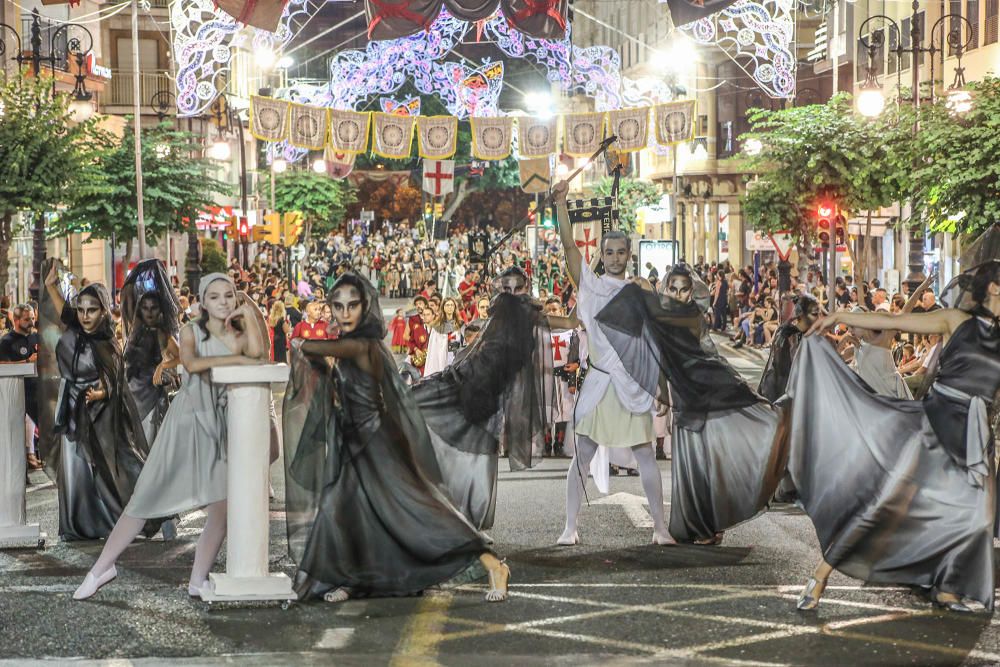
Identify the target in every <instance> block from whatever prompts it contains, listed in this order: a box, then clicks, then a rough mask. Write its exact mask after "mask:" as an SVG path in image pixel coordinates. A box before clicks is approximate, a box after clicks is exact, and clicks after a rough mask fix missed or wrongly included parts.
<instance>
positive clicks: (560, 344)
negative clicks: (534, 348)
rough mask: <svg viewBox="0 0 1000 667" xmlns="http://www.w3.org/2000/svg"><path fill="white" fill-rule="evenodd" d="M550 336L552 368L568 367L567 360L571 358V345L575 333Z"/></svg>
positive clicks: (570, 331)
mask: <svg viewBox="0 0 1000 667" xmlns="http://www.w3.org/2000/svg"><path fill="white" fill-rule="evenodd" d="M550 335H551V336H552V366H553V367H554V368H560V367H562V366H565V365H566V358H567V357H568V356H569V343H570V340H571V339H572V338H573V331H572V330H569V331H563V332H561V333H554V334H550Z"/></svg>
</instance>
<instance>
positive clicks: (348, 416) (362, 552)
mask: <svg viewBox="0 0 1000 667" xmlns="http://www.w3.org/2000/svg"><path fill="white" fill-rule="evenodd" d="M329 294H330V302H331V307H332V309H333V313H334V317H335V318H336V320H337V324H338V325H339V326H340V331H341V335H340V338H338V339H336V340H308V341H301V342H297V343H295V344H294V347H293V349H292V353H291V355H290V358H291V366H292V374H291V380H290V382H289V386H288V389H287V392H286V397H285V403H284V427H285V466H286V516H287V526H288V542H289V550H290V553H291V555H292V556H293V558H294V559H295V561H296V562H297V563H298V568H299V572H298V575H297V577H296V589H297V591H298V592H299V595H300V596H301V597H310V596H313V595H322V596H323V598H324V599H325V600H327V601H330V602H335V601H341V600H345V599H347V598H348V597H352V596H353V597H356V596H369V595H372V596H390V595H409V594H415V593H419V592H420V591H423V590H424V589H426V588H428V587H430V586H433V585H436V584H441V583H443V582H446V581H448V580H451V579H453V578H455V577H457V576H458V575H460V574H463V573H465V572H466V571H469V570H471V569H472V568H474V567H475V566H477V565H478V564H480V563H481V564H482V565H483V566H484V567H485V568H486V570H487V572H488V574H489V579H490V590H489V592H488V593H487V596H486V599H487V600H489V601H500V600H504V599H506V597H507V581H508V578H509V576H510V570H509V569H508V567H507V565H506V564H505V563H503V562H502V561H500V560H499V559H497V558H496V556H494V555H493V553H492V552H491V551H490V550H489V547H488V546H487V538H486V537H485V536H483V534H482V533H480V532H479V531H478V530H477V529H476V528H475V527H474V526H473V525H472V524H471V523H469V521H468V519H466V518H465V517H464V516H463V515H462V513H461V512H459V511H458V510H457V509H455V507H454V505H453V504H452V503H451V501H450V500H449V498H448V495H447V493H446V491H445V490H444V488H443V485H442V478H441V471H440V469H439V467H438V465H437V460H436V458H435V455H434V450H433V447H432V445H431V436H430V434H429V432H428V429H427V425H426V422H425V421H424V418H423V415H422V414H421V412H420V410H419V408H418V407H417V405H416V403H415V401H414V399H413V396H412V395H411V394H410V392H409V390H408V388H407V387H406V386H405V385H404V384H403V382H402V379H401V378H400V377H399V374H398V373H397V372H396V366H395V363H394V361H393V358H392V355H391V354H390V353H389V350H388V349H387V348H386V346H385V343H384V342H383V339H384V338H385V335H386V328H385V322H384V320H383V318H382V309H381V307H380V305H379V300H378V295H377V293H376V291H375V289H374V288H373V287H372V286H371V284H370V283H369V282H368V281H367V280H365V279H364V278H363V277H361V276H359V275H357V274H354V273H346V274H344V275H343V276H341V277H340V278H338V280H337V282H336V283H334V285H333V287H332V288H331V289H330V292H329ZM328 357H333V358H335V359H336V363H335V365H334V366H333V367H332V368H331V367H329V366H328V365H327V360H326V358H328Z"/></svg>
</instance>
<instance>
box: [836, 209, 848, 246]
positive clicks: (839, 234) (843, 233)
mask: <svg viewBox="0 0 1000 667" xmlns="http://www.w3.org/2000/svg"><path fill="white" fill-rule="evenodd" d="M833 221H834V224H835V225H836V229H835V231H834V237H835V238H836V240H837V245H838V246H845V245H847V220H846V219H845V218H844V216H842V215H840V214H839V213H838V214H837V217H836V218H834V220H833Z"/></svg>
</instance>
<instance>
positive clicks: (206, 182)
mask: <svg viewBox="0 0 1000 667" xmlns="http://www.w3.org/2000/svg"><path fill="white" fill-rule="evenodd" d="M92 141H93V145H94V149H95V154H96V166H97V169H95V170H91V177H90V178H89V179H88V180H89V181H90V182H91V183H92V187H90V188H87V189H84V190H82V191H81V192H79V193H76V196H74V197H73V198H72V199H71V200H70V201H68V202H67V208H66V211H65V212H63V213H62V214H61V215H60V216H59V218H58V219H57V221H56V222H55V224H54V225H53V226H52V228H51V229H50V234H51V235H53V236H60V235H63V234H67V233H70V232H89V233H90V235H91V238H95V239H111V238H112V237H114V239H115V241H116V242H119V243H121V242H124V243H125V244H126V248H127V250H126V258H128V257H131V254H132V246H133V243H134V241H135V240H136V239H137V238H138V230H137V220H138V211H137V207H136V194H135V193H136V185H135V135H134V133H133V128H132V125H131V124H130V125H129V126H128V128H127V129H126V131H125V134H124V136H123V137H122V138H120V139H119V138H118V137H115V136H113V135H111V134H109V133H107V132H96V133H95V134H94V136H93V139H92ZM201 150H202V149H201V144H200V142H199V139H198V137H197V136H195V135H193V134H190V133H187V132H182V131H180V130H177V129H175V128H174V127H173V125H171V124H170V123H161V124H160V125H158V126H157V127H155V128H150V129H145V130H143V133H142V179H143V220H144V222H145V225H146V241H147V242H148V243H151V244H155V243H156V242H157V239H158V238H160V237H162V236H163V235H164V234H166V233H167V232H168V231H184V230H188V229H194V227H193V225H194V222H195V221H196V220H197V219H198V214H199V213H200V212H201V211H202V210H204V209H205V208H206V207H207V206H209V205H211V204H212V203H214V202H215V199H216V196H217V195H226V194H229V192H230V190H231V188H230V186H229V185H228V184H226V183H224V182H223V181H221V180H219V179H218V178H216V177H215V174H216V173H217V170H218V165H217V164H214V163H213V162H212V161H210V160H207V159H205V158H203V157H201V156H200V154H201Z"/></svg>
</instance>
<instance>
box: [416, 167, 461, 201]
mask: <svg viewBox="0 0 1000 667" xmlns="http://www.w3.org/2000/svg"><path fill="white" fill-rule="evenodd" d="M423 189H424V192H427V193H429V194H431V195H433V196H434V197H442V196H444V195H446V194H448V193H450V192H452V191H454V189H455V161H454V160H424V182H423Z"/></svg>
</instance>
